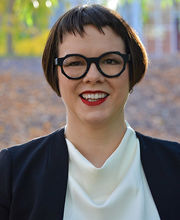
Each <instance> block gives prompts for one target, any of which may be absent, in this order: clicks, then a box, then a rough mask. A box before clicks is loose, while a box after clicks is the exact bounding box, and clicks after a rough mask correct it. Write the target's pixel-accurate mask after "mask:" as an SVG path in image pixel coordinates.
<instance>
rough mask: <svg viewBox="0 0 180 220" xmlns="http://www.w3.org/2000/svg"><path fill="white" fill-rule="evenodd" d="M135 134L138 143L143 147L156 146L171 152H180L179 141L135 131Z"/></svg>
mask: <svg viewBox="0 0 180 220" xmlns="http://www.w3.org/2000/svg"><path fill="white" fill-rule="evenodd" d="M136 136H137V137H138V139H139V141H140V144H141V145H142V147H143V148H152V149H154V148H157V149H163V150H167V151H171V152H176V153H180V143H178V142H174V141H169V140H163V139H159V138H155V137H151V136H147V135H144V134H141V133H139V132H137V131H136Z"/></svg>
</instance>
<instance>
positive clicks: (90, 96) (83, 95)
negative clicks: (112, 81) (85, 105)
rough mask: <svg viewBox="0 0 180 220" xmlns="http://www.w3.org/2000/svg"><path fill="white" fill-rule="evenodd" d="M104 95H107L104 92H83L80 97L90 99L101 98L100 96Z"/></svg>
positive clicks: (103, 96)
mask: <svg viewBox="0 0 180 220" xmlns="http://www.w3.org/2000/svg"><path fill="white" fill-rule="evenodd" d="M106 96H107V94H106V93H93V94H88V93H84V94H82V97H83V98H84V99H90V100H97V99H102V98H105V97H106Z"/></svg>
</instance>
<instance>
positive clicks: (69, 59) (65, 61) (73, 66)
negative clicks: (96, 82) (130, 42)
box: [55, 51, 130, 79]
mask: <svg viewBox="0 0 180 220" xmlns="http://www.w3.org/2000/svg"><path fill="white" fill-rule="evenodd" d="M129 61H130V54H122V53H120V52H119V51H111V52H106V53H103V54H102V55H100V56H99V57H89V58H88V57H85V56H83V55H81V54H68V55H66V56H65V57H61V58H55V65H56V66H60V67H61V72H62V73H63V74H64V75H65V76H66V77H67V78H68V79H81V78H83V77H84V76H85V75H86V74H87V73H88V71H89V68H90V66H91V64H92V63H95V65H96V67H97V69H98V71H99V72H100V73H101V74H102V75H103V76H105V77H108V78H113V77H117V76H120V75H121V74H122V73H123V71H124V70H125V68H126V63H127V62H129Z"/></svg>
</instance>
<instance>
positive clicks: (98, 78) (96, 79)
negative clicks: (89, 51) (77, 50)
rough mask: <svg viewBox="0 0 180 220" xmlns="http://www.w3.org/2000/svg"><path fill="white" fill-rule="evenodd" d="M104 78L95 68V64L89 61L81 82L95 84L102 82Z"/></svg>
mask: <svg viewBox="0 0 180 220" xmlns="http://www.w3.org/2000/svg"><path fill="white" fill-rule="evenodd" d="M104 80H105V78H104V76H103V75H102V74H101V73H100V72H99V70H98V69H97V67H96V64H95V63H91V66H90V68H89V71H88V73H87V74H86V76H85V77H84V78H83V82H85V83H92V84H96V83H102V82H104Z"/></svg>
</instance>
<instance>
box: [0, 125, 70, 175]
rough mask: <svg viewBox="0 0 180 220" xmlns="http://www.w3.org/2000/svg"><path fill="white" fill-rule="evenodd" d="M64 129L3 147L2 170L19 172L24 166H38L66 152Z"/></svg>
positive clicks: (0, 153)
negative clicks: (19, 143)
mask: <svg viewBox="0 0 180 220" xmlns="http://www.w3.org/2000/svg"><path fill="white" fill-rule="evenodd" d="M66 151H67V150H66V142H65V138H64V129H59V130H56V131H54V132H53V133H51V134H48V135H46V136H42V137H39V138H36V139H33V140H31V141H29V142H27V143H24V144H21V145H17V146H13V147H9V148H6V149H2V150H1V151H0V172H2V170H4V171H3V172H5V173H7V170H10V169H11V168H12V169H13V172H19V171H20V170H22V169H24V167H33V166H34V167H37V166H39V165H40V164H42V163H44V161H49V160H51V159H52V160H53V158H55V157H56V154H57V152H58V154H59V155H64V154H67V153H66Z"/></svg>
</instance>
